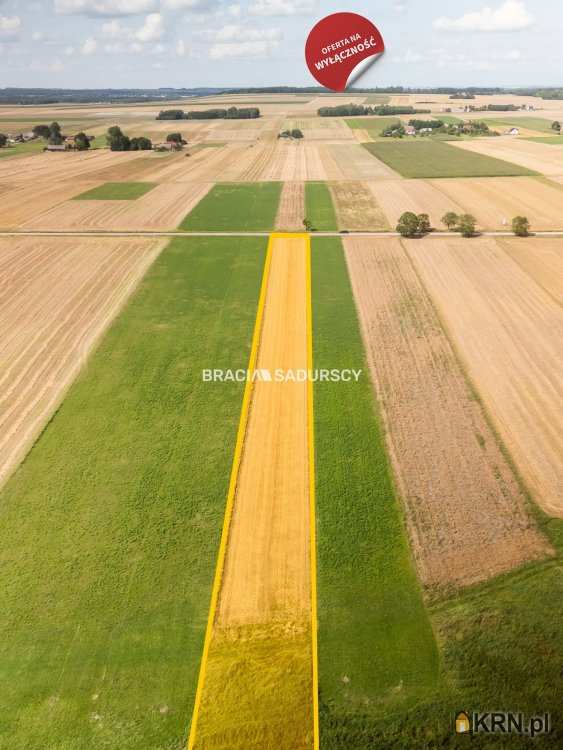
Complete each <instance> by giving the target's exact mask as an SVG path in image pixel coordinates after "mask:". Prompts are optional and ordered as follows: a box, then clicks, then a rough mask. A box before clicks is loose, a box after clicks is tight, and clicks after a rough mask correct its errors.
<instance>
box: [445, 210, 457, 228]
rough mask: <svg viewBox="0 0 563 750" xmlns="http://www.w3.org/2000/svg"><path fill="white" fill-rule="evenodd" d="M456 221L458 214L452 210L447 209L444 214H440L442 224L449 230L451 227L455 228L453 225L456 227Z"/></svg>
mask: <svg viewBox="0 0 563 750" xmlns="http://www.w3.org/2000/svg"><path fill="white" fill-rule="evenodd" d="M458 222H459V216H458V215H457V214H456V213H454V212H453V211H448V213H447V214H444V215H443V216H442V224H443V225H444V226H445V227H446V229H447V230H448V231H450V232H451V231H452V229H455V227H457V225H458Z"/></svg>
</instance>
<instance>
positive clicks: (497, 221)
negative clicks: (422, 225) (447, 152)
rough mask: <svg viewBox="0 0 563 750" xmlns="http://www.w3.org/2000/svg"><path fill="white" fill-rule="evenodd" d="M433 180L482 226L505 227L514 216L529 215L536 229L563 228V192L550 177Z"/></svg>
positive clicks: (436, 186)
mask: <svg viewBox="0 0 563 750" xmlns="http://www.w3.org/2000/svg"><path fill="white" fill-rule="evenodd" d="M432 184H433V185H434V187H435V188H436V190H438V191H442V193H445V194H446V195H447V196H449V198H450V199H451V200H452V201H453V203H455V204H456V205H458V206H462V207H463V211H462V213H470V214H473V216H475V218H476V219H477V224H478V226H479V227H480V228H481V229H489V230H495V229H506V227H507V226H508V227H510V224H511V222H512V219H513V218H514V217H515V216H522V215H524V216H528V218H529V219H530V220H531V222H532V225H533V229H539V230H542V229H543V230H550V229H561V228H563V193H562V192H561V190H560V189H559V188H558V187H555V186H552V185H549V184H548V183H547V180H546V181H545V182H542V180H541V179H533V178H531V177H488V178H484V179H475V178H474V179H464V180H439V181H438V180H437V181H436V182H433V183H432ZM448 210H450V209H448ZM451 210H455V209H451ZM457 213H459V211H457ZM442 215H443V214H442ZM436 226H438V225H436Z"/></svg>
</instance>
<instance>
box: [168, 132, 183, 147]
mask: <svg viewBox="0 0 563 750" xmlns="http://www.w3.org/2000/svg"><path fill="white" fill-rule="evenodd" d="M166 142H167V143H176V144H177V145H178V146H184V145H185V144H186V143H187V141H185V140H184V139H183V138H182V134H181V133H169V134H168V135H167V136H166Z"/></svg>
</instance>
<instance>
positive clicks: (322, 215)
mask: <svg viewBox="0 0 563 750" xmlns="http://www.w3.org/2000/svg"><path fill="white" fill-rule="evenodd" d="M305 216H306V218H307V219H308V220H309V221H310V222H311V224H312V228H313V230H315V231H320V232H332V231H336V230H337V229H338V226H337V220H336V213H335V210H334V205H333V203H332V196H331V193H330V190H329V187H328V185H327V183H326V182H306V183H305Z"/></svg>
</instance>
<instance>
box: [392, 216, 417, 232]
mask: <svg viewBox="0 0 563 750" xmlns="http://www.w3.org/2000/svg"><path fill="white" fill-rule="evenodd" d="M397 232H399V234H400V235H401V236H402V237H416V236H417V234H418V216H417V215H416V214H413V213H412V211H406V212H405V213H404V214H403V215H402V216H401V218H400V219H399V223H398V224H397Z"/></svg>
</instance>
